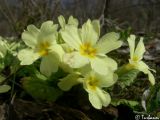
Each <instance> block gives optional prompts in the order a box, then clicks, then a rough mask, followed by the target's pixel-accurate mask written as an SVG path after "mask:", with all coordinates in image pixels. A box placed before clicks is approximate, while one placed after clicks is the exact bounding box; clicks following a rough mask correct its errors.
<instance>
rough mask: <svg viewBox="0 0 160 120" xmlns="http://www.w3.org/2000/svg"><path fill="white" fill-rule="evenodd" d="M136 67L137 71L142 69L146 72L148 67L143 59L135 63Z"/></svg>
mask: <svg viewBox="0 0 160 120" xmlns="http://www.w3.org/2000/svg"><path fill="white" fill-rule="evenodd" d="M136 69H138V70H139V71H142V72H144V73H145V74H146V73H147V71H148V69H149V67H148V65H147V64H146V63H144V62H143V61H140V62H138V63H137V65H136Z"/></svg>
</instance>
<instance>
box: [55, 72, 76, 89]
mask: <svg viewBox="0 0 160 120" xmlns="http://www.w3.org/2000/svg"><path fill="white" fill-rule="evenodd" d="M78 78H79V75H77V74H75V73H72V74H69V75H67V76H66V77H65V78H62V79H60V82H59V83H58V87H59V88H60V89H62V90H63V91H68V90H70V89H71V88H72V87H73V86H74V85H76V84H79V81H78Z"/></svg>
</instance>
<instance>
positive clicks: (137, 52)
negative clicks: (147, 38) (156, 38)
mask: <svg viewBox="0 0 160 120" xmlns="http://www.w3.org/2000/svg"><path fill="white" fill-rule="evenodd" d="M145 51H146V50H145V46H144V43H143V38H141V39H140V41H139V43H138V45H137V47H136V49H135V52H134V56H135V57H136V58H138V60H141V59H142V58H143V54H144V52H145Z"/></svg>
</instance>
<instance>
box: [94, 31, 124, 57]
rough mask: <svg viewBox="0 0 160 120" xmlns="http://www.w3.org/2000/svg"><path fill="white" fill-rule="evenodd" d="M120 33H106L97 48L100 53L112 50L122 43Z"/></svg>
mask: <svg viewBox="0 0 160 120" xmlns="http://www.w3.org/2000/svg"><path fill="white" fill-rule="evenodd" d="M118 39H119V34H118V33H115V32H111V33H107V34H105V35H104V36H103V37H102V38H101V39H100V40H99V41H98V43H97V45H96V48H97V49H98V52H99V53H103V54H106V53H108V52H110V51H112V50H115V49H117V48H119V47H121V45H122V41H119V40H118Z"/></svg>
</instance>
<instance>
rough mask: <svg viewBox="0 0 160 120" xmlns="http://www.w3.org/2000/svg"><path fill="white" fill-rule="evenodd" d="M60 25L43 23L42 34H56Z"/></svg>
mask: <svg viewBox="0 0 160 120" xmlns="http://www.w3.org/2000/svg"><path fill="white" fill-rule="evenodd" d="M57 28H58V25H57V24H53V21H50V20H49V21H46V22H44V23H42V25H41V28H40V30H41V33H44V34H45V33H54V32H56V31H57Z"/></svg>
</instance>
